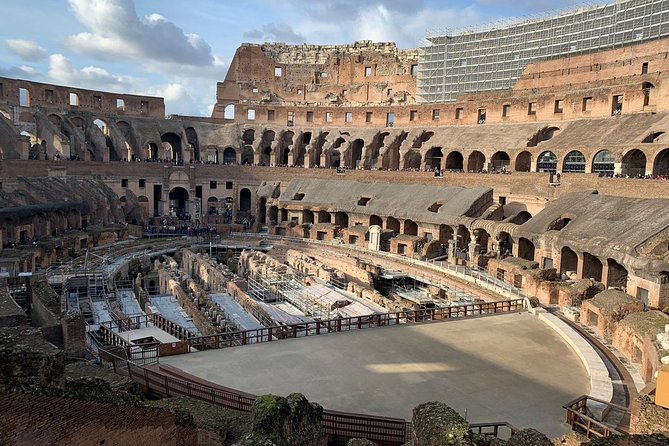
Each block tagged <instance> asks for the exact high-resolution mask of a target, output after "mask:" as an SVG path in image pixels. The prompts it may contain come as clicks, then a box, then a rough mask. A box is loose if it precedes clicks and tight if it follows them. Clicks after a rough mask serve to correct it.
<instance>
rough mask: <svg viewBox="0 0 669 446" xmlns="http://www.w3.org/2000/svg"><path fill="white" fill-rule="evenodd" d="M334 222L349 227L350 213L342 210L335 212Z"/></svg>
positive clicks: (342, 226)
mask: <svg viewBox="0 0 669 446" xmlns="http://www.w3.org/2000/svg"><path fill="white" fill-rule="evenodd" d="M334 224H335V225H337V226H339V227H340V228H348V214H347V213H346V212H342V211H337V212H335V214H334Z"/></svg>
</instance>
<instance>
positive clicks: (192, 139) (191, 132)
mask: <svg viewBox="0 0 669 446" xmlns="http://www.w3.org/2000/svg"><path fill="white" fill-rule="evenodd" d="M186 141H188V145H189V146H192V147H193V156H192V158H191V159H192V160H193V161H200V143H199V141H198V137H197V132H196V131H195V129H194V128H193V127H188V128H187V129H186Z"/></svg>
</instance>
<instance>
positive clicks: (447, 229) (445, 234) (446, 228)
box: [439, 224, 453, 243]
mask: <svg viewBox="0 0 669 446" xmlns="http://www.w3.org/2000/svg"><path fill="white" fill-rule="evenodd" d="M449 240H453V227H452V226H450V225H444V224H442V225H439V241H440V242H442V243H448V241H449Z"/></svg>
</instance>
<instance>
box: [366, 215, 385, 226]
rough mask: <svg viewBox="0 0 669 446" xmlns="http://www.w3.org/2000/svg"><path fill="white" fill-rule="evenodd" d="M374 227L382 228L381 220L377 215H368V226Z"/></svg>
mask: <svg viewBox="0 0 669 446" xmlns="http://www.w3.org/2000/svg"><path fill="white" fill-rule="evenodd" d="M374 225H376V226H380V227H383V219H382V218H381V217H379V216H378V215H370V216H369V226H374Z"/></svg>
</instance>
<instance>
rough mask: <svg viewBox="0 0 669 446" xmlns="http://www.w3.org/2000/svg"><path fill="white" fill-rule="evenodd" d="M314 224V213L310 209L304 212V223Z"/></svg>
mask: <svg viewBox="0 0 669 446" xmlns="http://www.w3.org/2000/svg"><path fill="white" fill-rule="evenodd" d="M313 222H314V213H313V212H312V211H310V210H309V209H305V210H304V211H302V223H303V224H305V223H313Z"/></svg>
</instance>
